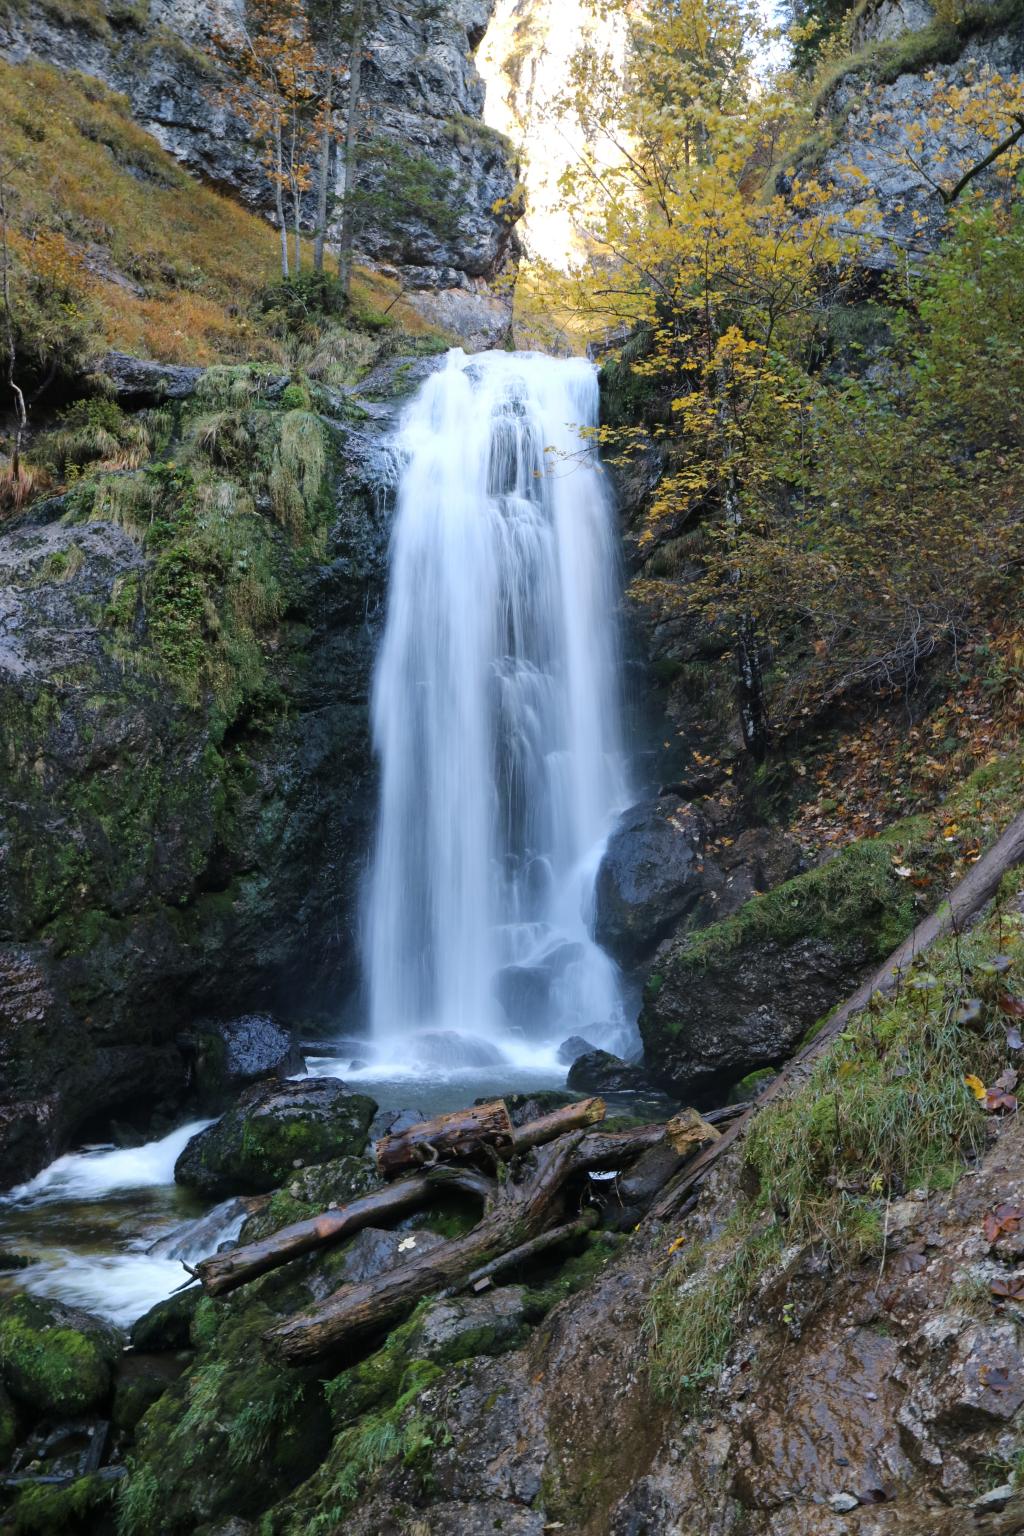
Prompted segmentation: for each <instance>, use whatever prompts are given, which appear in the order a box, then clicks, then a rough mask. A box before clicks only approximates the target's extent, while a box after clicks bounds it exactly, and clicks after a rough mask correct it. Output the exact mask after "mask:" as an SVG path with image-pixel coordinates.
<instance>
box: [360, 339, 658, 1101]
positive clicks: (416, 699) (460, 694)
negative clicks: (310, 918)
mask: <svg viewBox="0 0 1024 1536" xmlns="http://www.w3.org/2000/svg"><path fill="white" fill-rule="evenodd" d="M597 412H598V387H597V375H596V371H595V370H594V368H593V367H592V366H591V365H590V364H589V363H587V362H585V361H584V360H582V359H560V360H559V359H554V358H550V357H544V356H542V355H540V354H534V353H531V354H521V353H507V352H488V353H484V354H482V355H477V356H474V357H467V356H466V355H465V353H463V352H461V351H458V350H456V351H453V352H450V353H449V354H448V358H447V363H446V366H445V367H444V368H442V369H441V370H440V371H439V372H437V373H435V374H434V375H433V376H432V377H431V378H430V379H429V380H428V381H427V382H426V384H425V385H424V386H423V388H422V389H421V390H420V392H419V394H418V395H417V397H416V399H415V400H414V401H413V402H412V404H411V405H410V407H409V408H408V410H407V411H406V413H405V416H404V418H403V421H402V424H401V427H400V432H399V438H398V449H399V452H400V454H401V457H402V460H403V470H402V473H401V479H400V485H399V494H398V507H397V512H396V517H395V524H394V533H393V541H392V558H391V581H390V592H389V598H388V610H387V622H386V628H385V633H384V639H383V644H382V646H381V651H380V656H379V660H378V665H377V672H376V678H375V685H374V697H373V729H374V740H375V744H376V747H377V751H378V754H379V758H380V768H381V790H380V814H379V823H378V831H377V840H376V847H375V851H374V858H373V868H372V877H371V882H370V891H369V900H368V907H367V913H366V924H365V961H366V975H367V985H368V994H369V1014H370V1026H371V1035H372V1054H371V1059H370V1060H369V1061H368V1063H367V1066H366V1068H365V1069H364V1075H365V1076H366V1077H367V1078H368V1079H370V1080H377V1079H381V1078H383V1079H384V1080H387V1079H388V1077H389V1076H395V1077H401V1076H404V1077H406V1078H409V1077H412V1078H417V1077H419V1078H422V1079H424V1080H425V1082H424V1087H425V1089H426V1088H427V1085H428V1084H429V1083H430V1081H432V1080H436V1079H437V1078H438V1077H440V1078H445V1077H448V1076H450V1075H452V1074H456V1075H458V1074H462V1075H466V1074H469V1075H473V1074H482V1075H483V1076H485V1077H487V1078H488V1081H489V1083H490V1084H491V1085H494V1084H495V1076H496V1074H497V1077H498V1079H500V1080H501V1082H502V1084H504V1083H505V1082H506V1081H511V1080H513V1079H515V1078H517V1077H518V1079H519V1084H518V1085H519V1086H523V1079H524V1075H525V1076H526V1077H529V1078H531V1079H533V1078H537V1077H538V1076H540V1077H544V1078H546V1079H548V1080H550V1081H552V1082H554V1081H563V1080H564V1071H565V1069H564V1066H560V1065H559V1063H558V1061H557V1056H556V1051H557V1047H558V1046H559V1044H560V1043H561V1042H562V1041H564V1040H565V1039H566V1037H567V1036H569V1035H581V1034H582V1035H584V1036H585V1037H586V1038H587V1039H588V1040H589V1041H590V1042H591V1043H592V1044H594V1045H600V1046H607V1047H611V1048H612V1049H615V1048H622V1047H623V1046H624V1044H625V1041H626V1039H627V1037H628V1034H629V1029H628V1026H627V1022H626V1019H625V1017H624V1012H623V1006H622V999H621V996H620V986H619V977H618V973H617V970H616V967H615V965H614V963H613V962H612V960H611V959H610V958H609V957H608V956H607V955H606V954H605V953H604V952H603V951H602V950H601V949H599V948H598V946H597V945H596V944H595V943H594V941H593V938H592V937H591V916H592V911H591V908H592V892H593V884H594V877H595V874H596V869H597V864H598V862H599V859H600V855H601V851H602V849H603V847H604V843H605V840H606V838H607V835H608V832H609V830H610V826H611V823H612V821H613V820H614V817H615V816H616V814H617V813H618V812H619V811H620V810H621V809H622V808H623V806H624V805H625V804H626V803H627V801H628V798H629V795H628V782H627V770H626V759H625V753H624V749H623V741H622V730H621V709H620V697H619V695H620V673H619V637H618V625H617V618H616V615H617V610H618V596H619V594H618V558H617V551H616V539H615V528H614V521H613V516H612V509H611V506H610V502H609V497H608V493H607V490H606V488H605V483H604V478H603V476H602V473H601V468H600V465H599V463H598V461H597V454H596V450H595V448H594V446H593V444H592V441H591V440H590V437H589V434H588V432H587V429H588V428H593V427H594V426H596V423H597Z"/></svg>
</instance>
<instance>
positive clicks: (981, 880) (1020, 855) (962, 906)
mask: <svg viewBox="0 0 1024 1536" xmlns="http://www.w3.org/2000/svg"><path fill="white" fill-rule="evenodd" d="M1021 863H1024V812H1022V813H1021V814H1020V815H1019V816H1017V817H1015V818H1014V820H1013V821H1011V823H1010V825H1009V826H1008V827H1007V829H1006V831H1005V832H1004V833H1003V835H1002V837H1000V838H999V840H998V841H997V842H996V843H994V844H993V846H992V847H991V848H990V849H989V851H988V853H986V854H985V855H984V857H983V858H981V859H979V861H978V863H977V864H975V865H974V867H973V869H971V870H970V872H969V873H968V874H967V875H965V876H964V878H963V879H962V880H961V881H960V884H959V885H958V886H957V887H956V890H955V891H953V893H952V895H951V896H950V898H949V900H948V901H945V902H943V903H942V905H941V906H940V907H939V908H938V910H937V911H936V912H933V913H932V914H931V916H930V917H926V918H925V919H924V920H923V921H922V922H920V923H918V925H917V927H916V928H915V929H914V931H913V933H912V934H911V935H910V937H909V939H905V940H904V941H903V943H902V944H901V945H900V946H899V948H898V949H896V950H894V951H893V953H892V954H891V955H890V956H889V958H888V960H887V961H886V962H885V964H884V965H883V966H882V968H881V970H879V971H876V972H875V973H874V975H873V976H871V978H870V979H869V980H868V981H866V982H864V984H863V986H860V987H858V988H857V990H856V992H854V993H853V995H852V997H848V998H847V1000H846V1002H845V1003H843V1004H842V1006H841V1007H839V1008H837V1009H836V1011H835V1013H834V1014H832V1015H831V1017H830V1018H829V1020H828V1022H827V1023H826V1024H824V1025H823V1026H822V1028H821V1029H820V1030H819V1031H818V1033H817V1034H816V1035H815V1037H814V1039H813V1040H811V1041H809V1042H808V1043H807V1045H805V1046H804V1047H803V1049H802V1050H801V1051H798V1052H797V1054H796V1055H795V1056H794V1057H793V1059H792V1061H790V1062H788V1063H787V1064H786V1066H785V1068H784V1069H783V1070H782V1071H781V1072H780V1073H779V1075H778V1077H776V1078H775V1079H774V1080H773V1081H772V1082H770V1083H769V1084H768V1086H767V1088H766V1089H765V1090H764V1092H763V1093H762V1094H760V1095H759V1096H758V1098H757V1099H756V1100H755V1101H754V1103H753V1104H752V1105H751V1107H750V1108H749V1109H748V1110H747V1112H746V1114H744V1115H741V1116H740V1118H739V1119H738V1120H735V1121H733V1123H732V1125H730V1126H729V1129H728V1130H726V1131H723V1132H722V1135H721V1136H720V1137H719V1139H718V1141H716V1142H715V1144H714V1145H713V1146H710V1147H706V1148H705V1149H704V1151H703V1152H701V1153H700V1154H699V1156H697V1157H696V1158H695V1159H694V1161H693V1162H691V1163H690V1164H689V1165H688V1167H686V1168H685V1169H684V1170H683V1171H682V1173H681V1174H680V1175H679V1176H678V1177H677V1178H676V1179H675V1181H674V1182H673V1183H671V1184H670V1185H669V1186H668V1188H667V1189H666V1190H665V1193H664V1195H663V1196H662V1198H661V1199H660V1200H659V1201H658V1203H657V1205H655V1206H654V1207H653V1209H652V1210H651V1212H650V1218H651V1220H652V1221H664V1220H665V1219H666V1218H667V1217H669V1216H672V1215H673V1214H674V1213H675V1212H676V1211H678V1209H679V1207H680V1206H681V1205H682V1204H683V1202H684V1200H685V1199H686V1198H687V1196H688V1195H689V1194H690V1191H691V1190H692V1189H694V1188H695V1187H696V1186H697V1185H698V1184H700V1183H701V1182H702V1181H703V1179H704V1178H705V1177H706V1175H707V1172H708V1170H709V1168H710V1167H711V1166H712V1164H713V1163H715V1162H716V1161H717V1160H718V1158H719V1157H721V1155H722V1153H723V1152H726V1151H727V1150H728V1149H729V1147H731V1146H732V1145H733V1143H734V1142H736V1141H738V1140H739V1139H740V1138H741V1137H742V1136H743V1135H744V1134H745V1132H746V1130H747V1127H748V1126H749V1125H750V1123H751V1121H752V1119H753V1118H754V1116H755V1115H756V1114H757V1113H758V1112H759V1111H760V1110H762V1109H764V1108H765V1106H766V1105H768V1104H770V1103H771V1102H772V1100H773V1099H776V1098H778V1096H779V1094H781V1093H783V1092H784V1091H785V1090H787V1089H789V1088H792V1087H793V1086H794V1085H795V1084H799V1083H800V1082H801V1081H806V1079H807V1078H808V1077H809V1076H810V1073H811V1069H812V1068H813V1066H814V1063H815V1062H816V1061H817V1059H818V1058H819V1057H820V1056H822V1055H824V1053H825V1052H826V1051H827V1050H828V1048H829V1046H830V1045H831V1044H832V1042H833V1040H835V1038H836V1037H837V1035H841V1034H842V1032H843V1030H844V1029H845V1028H846V1026H847V1024H848V1023H849V1021H850V1019H851V1018H852V1017H853V1015H854V1014H856V1013H860V1012H861V1011H862V1009H864V1008H866V1007H867V1005H868V1003H870V1001H871V999H872V998H873V997H874V995H875V993H876V992H880V993H881V994H882V996H883V997H884V996H885V995H886V994H887V993H889V992H891V991H892V990H893V988H894V987H896V986H897V985H898V983H899V982H900V980H901V979H902V977H903V976H905V975H906V973H907V971H908V970H909V968H910V966H911V965H912V964H913V962H914V960H915V959H916V958H917V956H918V955H922V954H924V952H925V951H926V950H927V949H929V948H930V947H931V945H932V944H934V943H935V941H936V939H941V938H942V937H943V936H944V935H945V934H947V933H950V932H952V931H953V930H954V929H955V930H960V929H962V928H963V927H964V926H965V925H966V924H967V923H968V922H969V921H970V920H971V918H972V917H974V916H975V915H976V914H977V913H978V912H980V910H981V908H982V907H983V906H984V905H985V903H986V902H987V901H990V900H991V899H992V897H993V896H994V895H995V893H996V891H997V890H998V888H999V882H1000V881H1001V880H1002V878H1003V876H1004V875H1005V874H1006V872H1007V870H1010V869H1013V868H1014V867H1015V866H1016V865H1018V864H1021Z"/></svg>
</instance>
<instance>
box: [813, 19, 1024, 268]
mask: <svg viewBox="0 0 1024 1536" xmlns="http://www.w3.org/2000/svg"><path fill="white" fill-rule="evenodd" d="M948 12H949V7H946V6H944V5H943V4H942V3H941V0H935V3H934V4H933V3H932V0H876V3H874V4H871V5H869V6H868V7H867V9H866V10H865V11H864V13H863V15H862V17H861V18H860V20H859V22H858V25H857V31H856V35H855V37H854V44H855V46H856V48H857V50H858V51H857V53H856V54H855V55H854V56H853V57H852V58H851V59H850V61H849V67H848V68H847V69H846V70H845V71H844V72H843V73H842V74H841V75H840V76H839V77H838V78H837V79H836V80H835V82H834V84H832V85H831V87H830V88H829V89H828V90H827V91H826V92H825V94H824V96H823V99H822V103H821V107H820V110H819V116H818V124H817V130H818V131H817V136H816V139H815V140H813V141H812V142H811V144H809V145H808V163H809V164H810V165H812V166H814V167H815V168H816V169H817V171H818V174H819V175H820V176H821V177H823V179H824V180H825V181H826V183H828V184H829V185H830V186H831V189H832V197H831V200H830V203H829V207H830V209H831V211H832V212H834V213H836V214H837V215H838V216H839V220H840V226H842V225H843V224H846V225H847V226H848V227H849V228H850V229H851V230H854V231H856V232H858V233H859V234H861V235H863V236H864V237H865V251H864V262H865V264H866V265H867V266H872V267H876V268H882V267H886V266H892V265H894V264H895V263H896V262H898V261H899V260H900V259H901V253H904V252H906V253H909V254H910V255H911V256H913V255H915V254H924V253H925V252H927V251H929V250H930V249H931V248H932V247H933V246H934V245H935V243H936V241H937V240H938V238H939V237H940V235H941V232H942V230H943V227H944V224H945V208H944V204H943V201H942V198H941V196H940V194H939V192H938V190H937V188H936V186H935V183H936V182H938V183H942V184H944V185H951V184H952V183H953V182H955V181H956V179H957V178H958V177H959V176H961V175H962V174H963V173H964V171H966V170H968V169H969V168H970V167H971V166H973V165H976V164H977V163H978V161H979V160H981V159H982V158H983V157H984V155H985V154H986V153H987V152H988V150H989V149H990V148H991V145H990V144H989V143H988V142H987V141H986V140H984V139H983V138H981V137H980V136H979V135H978V134H977V133H976V132H975V131H974V130H973V129H972V128H971V127H970V126H969V125H966V124H965V123H964V121H963V120H962V118H961V116H960V115H959V114H957V113H954V112H951V111H949V110H948V108H946V107H944V105H943V102H942V98H943V96H944V93H945V92H946V91H947V90H948V87H949V86H951V85H952V86H961V85H964V84H965V83H967V82H968V81H969V80H972V79H977V78H979V77H980V76H981V75H982V74H983V72H985V71H990V72H991V73H992V74H993V75H1000V74H1001V75H1004V76H1005V75H1009V74H1012V73H1019V72H1020V71H1021V69H1024V7H1022V6H1021V5H1020V3H1019V0H982V3H981V4H978V5H974V6H965V7H962V8H957V9H956V11H955V15H954V17H953V19H949V15H948ZM912 161H914V162H916V165H915V164H914V163H912ZM988 174H989V179H990V180H991V173H988Z"/></svg>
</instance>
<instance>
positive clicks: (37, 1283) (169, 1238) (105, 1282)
mask: <svg viewBox="0 0 1024 1536" xmlns="http://www.w3.org/2000/svg"><path fill="white" fill-rule="evenodd" d="M211 1123H212V1122H211V1121H209V1120H197V1121H194V1122H193V1123H192V1124H190V1125H183V1126H181V1127H179V1129H178V1130H176V1131H172V1132H171V1133H170V1135H168V1136H164V1137H161V1138H160V1139H159V1140H158V1141H152V1142H148V1143H147V1144H146V1145H145V1146H141V1147H89V1148H86V1149H84V1150H82V1151H79V1152H69V1153H67V1154H65V1156H63V1157H59V1158H57V1159H56V1161H55V1162H53V1163H51V1164H50V1165H49V1167H48V1168H44V1169H43V1171H42V1172H41V1173H39V1174H37V1175H36V1177H35V1178H34V1179H30V1180H28V1182H27V1183H24V1184H19V1185H17V1186H16V1187H15V1188H14V1189H12V1190H10V1191H9V1192H8V1194H7V1195H5V1196H2V1197H0V1248H5V1249H10V1250H11V1251H13V1252H17V1253H21V1254H24V1255H26V1256H27V1257H28V1258H29V1259H30V1260H31V1263H30V1264H29V1266H28V1267H27V1268H26V1269H21V1270H16V1271H13V1272H11V1273H10V1274H9V1275H7V1276H6V1277H4V1278H3V1282H2V1283H3V1284H4V1285H7V1286H9V1287H12V1286H13V1287H19V1288H20V1287H23V1288H24V1289H26V1290H29V1291H33V1292H35V1293H36V1294H38V1295H41V1296H52V1297H55V1298H56V1299H58V1300H60V1301H64V1302H68V1303H70V1304H71V1305H73V1306H81V1307H85V1308H87V1309H88V1310H89V1311H90V1312H96V1313H98V1314H99V1315H100V1316H102V1317H107V1318H109V1319H110V1320H111V1321H112V1322H115V1323H120V1324H122V1325H125V1326H126V1325H128V1324H130V1323H132V1322H134V1320H135V1319H136V1318H137V1317H141V1316H142V1314H143V1313H144V1312H147V1311H148V1310H149V1308H150V1307H152V1306H153V1305H154V1304H155V1303H156V1302H158V1301H161V1300H163V1298H164V1297H165V1296H169V1295H170V1293H171V1292H172V1291H173V1290H176V1289H177V1288H178V1287H179V1286H180V1285H181V1284H182V1282H183V1281H184V1280H186V1279H187V1275H186V1273H185V1270H184V1268H183V1265H182V1261H183V1260H184V1261H185V1262H186V1263H188V1264H194V1263H195V1262H196V1261H197V1260H198V1259H201V1258H204V1257H205V1256H206V1255H207V1254H210V1253H215V1252H216V1251H217V1248H218V1247H219V1245H220V1244H221V1243H224V1242H230V1241H233V1240H234V1239H235V1238H236V1237H237V1236H238V1233H239V1231H240V1230H241V1226H242V1222H243V1221H244V1219H245V1208H244V1206H243V1205H242V1202H241V1201H238V1200H228V1201H225V1202H224V1203H223V1204H221V1205H218V1206H216V1207H214V1209H213V1210H211V1211H208V1212H206V1213H205V1214H204V1215H201V1216H198V1217H196V1215H195V1200H194V1198H193V1197H191V1196H190V1195H189V1194H188V1193H187V1192H186V1191H184V1190H181V1189H178V1188H176V1187H175V1184H174V1164H175V1162H176V1161H177V1159H178V1156H179V1154H180V1153H181V1151H182V1150H183V1149H184V1147H185V1144H186V1142H188V1141H189V1140H190V1139H191V1137H193V1136H195V1135H196V1134H197V1133H198V1132H199V1131H201V1130H203V1129H204V1128H205V1127H206V1126H207V1125H210V1124H211Z"/></svg>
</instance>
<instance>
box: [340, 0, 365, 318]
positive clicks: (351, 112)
mask: <svg viewBox="0 0 1024 1536" xmlns="http://www.w3.org/2000/svg"><path fill="white" fill-rule="evenodd" d="M363 14H364V7H363V5H362V3H360V4H358V5H357V6H356V11H355V15H354V16H353V18H352V52H351V55H350V57H349V66H348V113H347V116H346V119H345V193H344V201H343V202H342V206H341V236H340V239H339V241H338V281H339V282H340V284H341V291H342V293H343V295H344V296H345V298H346V299H347V298H348V297H349V294H350V292H351V288H352V244H353V241H354V239H355V202H354V199H355V189H356V176H357V173H358V157H359V84H360V76H361V74H362V67H363Z"/></svg>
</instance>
